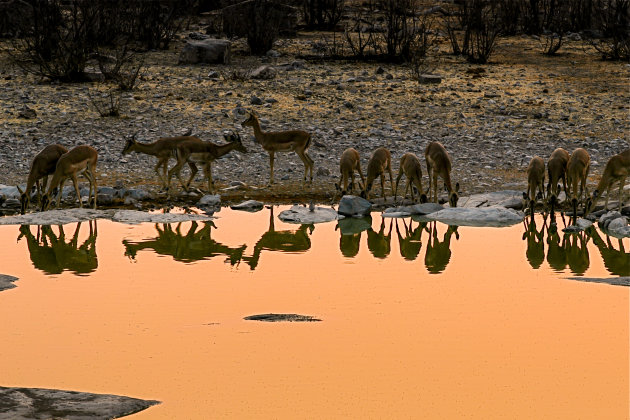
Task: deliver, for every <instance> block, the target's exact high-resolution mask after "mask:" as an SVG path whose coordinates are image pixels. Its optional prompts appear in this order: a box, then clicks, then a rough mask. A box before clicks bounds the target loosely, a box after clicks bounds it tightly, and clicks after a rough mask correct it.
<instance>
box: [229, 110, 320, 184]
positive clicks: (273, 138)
mask: <svg viewBox="0 0 630 420" xmlns="http://www.w3.org/2000/svg"><path fill="white" fill-rule="evenodd" d="M241 125H242V126H243V127H252V128H253V129H254V136H255V137H256V141H257V142H258V143H260V145H261V146H262V148H263V149H264V150H266V151H267V153H269V168H270V176H269V185H271V184H273V161H274V157H275V153H276V152H290V151H293V152H295V153H296V154H297V155H298V156H299V157H300V159H302V162H303V163H304V182H306V174H307V173H308V172H309V170H310V180H311V183H312V182H313V163H314V162H313V159H311V157H310V156H309V155H308V154H307V153H306V151H307V150H308V148H309V146H310V145H311V134H310V133H307V132H306V131H302V130H288V131H277V132H272V131H268V132H264V131H262V130H261V128H260V122H259V121H258V117H257V116H256V114H254V112H250V113H249V117H247V119H246V120H245V121H243V122H242V123H241Z"/></svg>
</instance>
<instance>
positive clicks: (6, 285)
mask: <svg viewBox="0 0 630 420" xmlns="http://www.w3.org/2000/svg"><path fill="white" fill-rule="evenodd" d="M18 280H19V279H18V278H17V277H13V276H9V275H8V274H0V291H2V290H7V289H13V288H14V287H17V286H16V285H15V284H13V283H14V282H16V281H18Z"/></svg>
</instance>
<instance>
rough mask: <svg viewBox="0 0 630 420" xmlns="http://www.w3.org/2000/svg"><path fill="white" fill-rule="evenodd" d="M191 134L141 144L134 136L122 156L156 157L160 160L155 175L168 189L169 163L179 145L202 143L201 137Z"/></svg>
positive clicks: (129, 140)
mask: <svg viewBox="0 0 630 420" xmlns="http://www.w3.org/2000/svg"><path fill="white" fill-rule="evenodd" d="M189 134H190V132H188V133H187V135H184V136H178V137H162V138H160V139H158V140H156V141H154V142H153V143H140V142H138V141H137V140H136V135H135V134H134V135H132V136H131V138H129V139H127V142H126V143H125V148H124V149H123V151H122V154H123V155H126V154H129V153H131V152H137V153H143V154H145V155H150V156H155V157H156V158H157V160H158V161H157V164H156V165H155V173H156V174H157V176H158V178H159V179H160V182H161V183H162V187H163V188H166V184H167V182H166V173H167V170H168V161H169V159H170V158H171V157H173V155H174V153H175V148H176V147H177V145H178V144H180V143H183V142H187V141H196V142H201V139H200V138H199V137H195V136H190V135H189ZM189 166H190V169H191V170H192V169H193V166H192V164H190V163H189ZM160 168H162V173H160Z"/></svg>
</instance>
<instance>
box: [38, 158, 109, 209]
mask: <svg viewBox="0 0 630 420" xmlns="http://www.w3.org/2000/svg"><path fill="white" fill-rule="evenodd" d="M97 161H98V152H97V151H96V150H95V149H94V148H92V147H90V146H85V145H81V146H77V147H75V148H74V149H72V150H70V151H69V152H68V153H65V154H63V155H62V156H61V157H60V158H59V160H58V161H57V166H56V168H55V173H54V174H53V178H52V181H50V185H49V187H48V192H47V193H46V194H44V196H43V197H42V211H43V210H47V209H48V207H49V206H50V201H51V200H50V195H51V194H52V192H53V190H54V189H55V188H57V186H59V190H58V193H57V207H59V204H60V203H61V196H62V195H63V184H64V183H65V182H66V180H67V179H68V178H72V183H73V184H74V189H75V191H76V193H77V198H78V199H79V207H83V203H82V201H81V193H80V192H79V182H78V180H77V175H79V174H81V173H82V174H83V175H84V176H85V177H86V178H87V180H88V181H89V183H90V188H89V192H88V203H89V202H90V197H92V199H93V200H94V208H96V192H97V190H96V162H97ZM92 191H93V192H92Z"/></svg>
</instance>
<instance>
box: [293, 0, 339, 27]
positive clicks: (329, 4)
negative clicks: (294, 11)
mask: <svg viewBox="0 0 630 420" xmlns="http://www.w3.org/2000/svg"><path fill="white" fill-rule="evenodd" d="M344 6H345V0H303V4H302V10H303V13H304V21H305V22H306V26H307V27H308V28H311V29H333V28H335V26H336V25H337V24H338V23H339V21H340V20H341V16H342V14H343V9H344Z"/></svg>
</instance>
